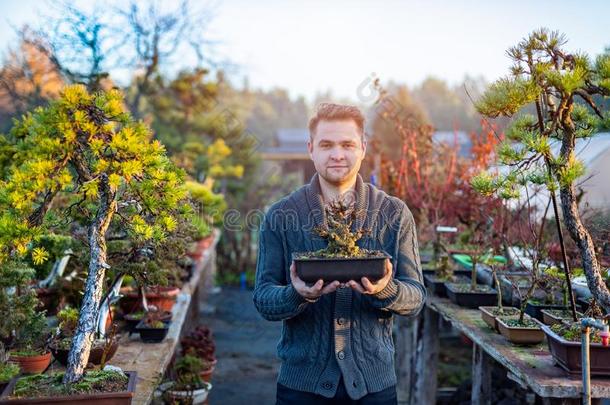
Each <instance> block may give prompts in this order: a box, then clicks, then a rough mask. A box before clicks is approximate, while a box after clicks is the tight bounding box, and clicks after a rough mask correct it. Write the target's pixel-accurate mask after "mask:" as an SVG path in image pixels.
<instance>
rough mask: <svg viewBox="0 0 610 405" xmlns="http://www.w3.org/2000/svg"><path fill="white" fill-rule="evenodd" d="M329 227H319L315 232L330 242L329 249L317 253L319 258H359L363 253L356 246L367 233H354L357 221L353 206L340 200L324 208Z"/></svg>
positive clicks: (362, 231)
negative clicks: (355, 221) (353, 225)
mask: <svg viewBox="0 0 610 405" xmlns="http://www.w3.org/2000/svg"><path fill="white" fill-rule="evenodd" d="M324 211H325V213H326V218H327V221H328V226H327V227H324V226H319V227H316V228H315V229H314V232H315V233H316V234H318V235H319V236H321V237H322V238H324V239H326V240H327V241H328V247H327V248H326V249H324V250H321V251H318V252H315V255H316V256H319V257H359V256H362V255H363V253H364V252H363V251H362V250H361V249H360V248H359V247H358V246H356V242H357V241H358V240H359V239H360V238H362V236H364V235H365V234H366V233H367V231H366V230H363V229H360V230H358V231H356V232H352V230H351V227H352V223H353V222H354V220H355V219H356V212H355V210H354V208H353V204H347V203H346V202H345V201H344V200H343V199H341V198H338V199H336V200H334V201H331V202H330V203H329V204H328V205H327V206H326V207H324Z"/></svg>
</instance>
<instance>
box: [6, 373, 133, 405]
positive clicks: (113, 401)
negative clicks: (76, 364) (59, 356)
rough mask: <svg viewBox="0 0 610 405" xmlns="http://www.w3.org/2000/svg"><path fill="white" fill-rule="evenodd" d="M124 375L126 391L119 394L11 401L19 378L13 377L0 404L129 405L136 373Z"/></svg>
mask: <svg viewBox="0 0 610 405" xmlns="http://www.w3.org/2000/svg"><path fill="white" fill-rule="evenodd" d="M125 374H127V376H128V377H129V382H128V383H127V390H126V391H120V392H97V393H90V394H80V395H71V396H68V395H65V396H55V397H40V398H15V399H11V398H10V396H11V395H12V394H13V390H14V389H15V384H17V381H18V380H19V377H15V378H13V379H12V380H11V382H10V383H9V384H8V385H7V387H6V388H5V389H4V391H3V392H2V396H1V397H0V403H1V404H3V405H4V404H6V405H11V404H15V405H25V404H28V405H30V404H31V405H43V404H44V405H46V404H53V405H62V404H68V405H80V404H87V405H129V404H131V400H132V399H133V397H134V394H135V391H136V382H137V379H136V377H137V373H136V372H135V371H126V372H125Z"/></svg>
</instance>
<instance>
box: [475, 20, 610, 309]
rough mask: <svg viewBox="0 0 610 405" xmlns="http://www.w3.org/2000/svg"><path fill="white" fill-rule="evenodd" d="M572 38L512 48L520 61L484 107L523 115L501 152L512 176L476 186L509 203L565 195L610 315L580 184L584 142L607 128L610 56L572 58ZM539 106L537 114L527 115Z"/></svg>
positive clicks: (573, 229)
mask: <svg viewBox="0 0 610 405" xmlns="http://www.w3.org/2000/svg"><path fill="white" fill-rule="evenodd" d="M565 43H566V39H565V37H564V36H563V35H560V34H559V33H557V32H549V31H548V30H546V29H540V30H538V31H535V32H533V33H532V34H531V35H529V37H527V38H526V39H524V40H523V41H521V42H520V43H519V44H518V45H517V46H515V47H513V48H511V49H509V51H508V55H509V56H510V58H511V59H512V60H513V61H514V66H513V67H512V69H511V74H510V75H509V76H507V77H505V78H502V79H499V80H498V81H496V82H495V83H493V84H492V85H491V86H490V87H489V88H488V89H487V90H486V92H485V93H484V95H483V96H482V98H481V100H480V101H479V102H478V103H477V109H478V110H479V112H481V113H482V114H484V115H486V116H488V117H498V116H509V117H512V116H516V118H515V120H514V121H513V122H512V124H511V126H510V128H509V129H508V130H507V133H506V140H505V141H504V142H502V143H501V144H500V145H499V147H498V149H497V152H498V156H499V159H500V161H501V163H503V164H504V165H506V166H507V167H508V168H509V171H508V172H506V173H504V174H501V175H491V174H489V173H482V174H480V175H479V176H477V177H476V178H475V179H474V180H473V186H474V187H475V188H476V189H477V190H478V191H479V192H481V193H483V194H486V195H492V194H495V195H500V196H502V197H505V198H509V197H514V196H517V195H518V194H519V189H520V188H521V187H523V186H527V185H530V184H542V185H545V186H546V187H547V188H548V189H549V191H550V192H551V193H555V191H556V190H557V189H559V194H560V198H561V208H562V213H563V222H564V223H565V225H566V227H567V229H568V231H569V233H570V236H571V237H572V239H573V240H574V242H575V243H576V245H577V246H578V249H579V251H580V256H581V259H582V262H583V268H584V270H585V274H586V278H587V283H588V285H589V289H590V290H591V292H592V294H593V296H594V297H595V298H596V299H597V300H598V301H599V302H600V303H601V305H602V306H604V307H605V308H606V310H610V292H609V291H608V288H606V286H605V284H604V282H603V278H602V274H601V271H600V270H601V269H600V265H599V261H598V258H597V257H596V252H595V246H594V242H593V239H592V238H591V235H590V233H589V231H588V230H587V228H586V227H585V226H584V225H583V221H582V220H581V215H580V213H579V208H578V201H577V196H578V194H577V192H576V187H575V184H576V181H577V179H578V178H580V177H581V176H582V175H583V174H584V173H585V167H584V165H583V163H582V162H581V161H580V160H579V159H578V158H577V157H576V155H575V145H576V141H577V140H578V139H584V138H591V137H593V136H595V133H596V131H597V130H598V129H599V128H601V127H603V126H607V124H608V123H609V122H610V116H609V115H608V112H607V111H602V110H601V109H600V108H598V106H597V105H596V104H595V101H594V97H595V96H597V97H600V96H601V97H608V96H610V55H609V54H604V55H601V56H599V57H598V58H597V59H596V60H595V61H592V60H591V59H590V58H589V57H588V56H586V55H585V54H578V53H568V52H566V51H565V50H564V49H563V46H564V45H565ZM531 104H534V105H535V111H536V115H530V114H523V113H520V111H521V110H522V109H523V108H524V107H526V106H528V105H531Z"/></svg>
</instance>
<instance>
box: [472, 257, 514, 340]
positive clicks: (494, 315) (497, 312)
mask: <svg viewBox="0 0 610 405" xmlns="http://www.w3.org/2000/svg"><path fill="white" fill-rule="evenodd" d="M484 263H486V264H487V265H489V267H490V268H491V273H492V279H493V281H494V284H495V286H496V299H497V304H496V306H480V307H479V311H481V318H482V319H483V321H485V323H486V324H487V325H488V326H489V327H490V328H492V329H494V330H496V331H500V328H499V323H498V318H499V317H514V316H515V315H518V314H519V311H518V310H517V308H513V307H505V306H504V305H503V303H502V286H501V285H500V280H499V278H498V274H497V266H498V263H497V261H496V260H495V259H494V258H493V257H489V258H487V260H484Z"/></svg>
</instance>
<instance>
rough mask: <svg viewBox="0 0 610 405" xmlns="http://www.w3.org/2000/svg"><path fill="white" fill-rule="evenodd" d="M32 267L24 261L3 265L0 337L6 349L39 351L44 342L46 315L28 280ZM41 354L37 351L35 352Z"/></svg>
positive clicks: (0, 287)
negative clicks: (7, 346) (6, 346)
mask: <svg viewBox="0 0 610 405" xmlns="http://www.w3.org/2000/svg"><path fill="white" fill-rule="evenodd" d="M34 274H35V271H34V269H32V268H30V267H28V266H27V265H26V264H24V263H23V262H11V263H10V264H5V265H4V266H3V267H2V276H1V277H0V339H2V340H3V341H8V342H10V344H9V349H10V350H11V351H12V352H19V353H21V354H23V355H28V354H33V353H34V352H40V351H41V349H43V348H44V346H45V337H46V336H45V329H46V324H45V316H44V313H43V312H40V311H39V310H38V306H39V305H40V301H39V300H38V298H37V296H36V292H35V291H34V290H33V289H32V288H31V284H30V282H31V281H32V279H33V277H34ZM37 354H40V353H37Z"/></svg>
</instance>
